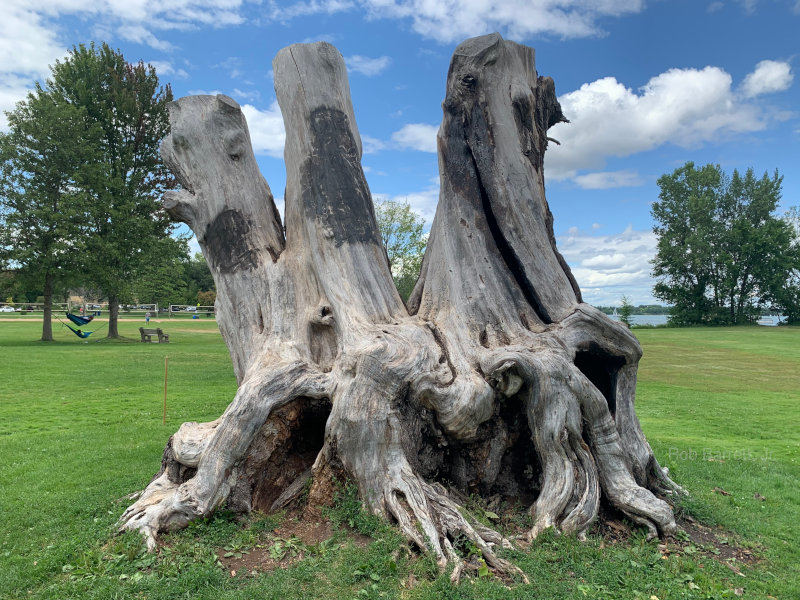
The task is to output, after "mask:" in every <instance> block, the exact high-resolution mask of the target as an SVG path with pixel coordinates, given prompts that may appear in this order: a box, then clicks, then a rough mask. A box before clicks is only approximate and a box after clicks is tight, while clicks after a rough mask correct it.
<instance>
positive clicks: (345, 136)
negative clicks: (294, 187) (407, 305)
mask: <svg viewBox="0 0 800 600" xmlns="http://www.w3.org/2000/svg"><path fill="white" fill-rule="evenodd" d="M310 121H311V131H312V134H311V135H312V146H313V150H312V154H311V156H310V157H309V158H307V159H306V160H305V161H304V162H303V165H302V167H301V171H302V178H301V179H302V181H307V182H309V184H308V187H307V188H306V189H303V190H302V195H303V207H304V210H305V215H306V218H309V219H311V220H315V221H316V222H318V223H319V224H320V225H321V226H322V227H323V229H324V230H325V231H326V232H328V235H331V236H332V238H333V241H334V243H335V244H336V245H337V246H341V245H342V244H344V243H345V242H347V243H351V244H352V243H362V244H369V243H372V244H380V239H379V235H378V226H377V222H376V221H375V211H374V209H373V206H372V198H371V196H370V193H369V188H368V187H367V181H366V179H365V178H364V172H363V171H362V169H361V162H360V156H359V152H358V145H357V144H356V140H355V138H354V137H353V133H352V131H351V128H350V123H349V122H348V118H347V115H346V114H345V113H344V112H342V111H341V110H337V109H332V108H320V109H316V110H314V111H312V112H311V115H310Z"/></svg>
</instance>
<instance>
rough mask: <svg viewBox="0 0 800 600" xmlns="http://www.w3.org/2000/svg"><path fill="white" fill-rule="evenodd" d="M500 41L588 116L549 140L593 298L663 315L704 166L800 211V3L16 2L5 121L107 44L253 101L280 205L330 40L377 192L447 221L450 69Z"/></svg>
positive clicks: (2, 67)
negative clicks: (683, 199) (443, 189)
mask: <svg viewBox="0 0 800 600" xmlns="http://www.w3.org/2000/svg"><path fill="white" fill-rule="evenodd" d="M492 31H499V32H500V33H501V34H502V35H503V36H504V37H506V38H507V39H512V40H515V41H518V42H521V43H525V44H527V45H530V46H533V47H534V48H536V63H537V69H538V71H539V74H541V75H549V76H551V77H553V79H554V80H555V83H556V91H557V94H558V95H559V99H560V100H561V103H562V107H563V109H564V112H565V114H566V115H567V117H568V118H569V119H570V120H571V123H570V124H568V125H567V124H559V125H557V126H556V127H554V128H553V129H551V130H550V136H551V137H554V138H556V139H558V140H559V141H560V142H561V146H555V145H553V144H551V146H550V148H551V149H550V150H549V151H548V155H547V157H546V161H545V178H546V182H547V183H546V185H547V198H548V201H549V203H550V207H551V210H552V212H553V215H554V217H555V231H556V236H557V239H558V245H559V249H560V250H561V252H562V253H563V254H564V256H565V258H566V259H567V261H568V262H569V263H570V265H571V266H572V268H573V271H574V273H575V275H576V278H577V280H578V282H579V284H580V285H581V288H582V290H583V292H584V298H585V299H586V300H587V301H588V302H592V303H595V304H614V303H619V301H620V298H621V296H622V295H623V294H626V295H628V296H629V297H630V298H631V299H632V300H633V302H634V303H636V304H638V303H648V302H653V301H654V299H653V298H652V296H651V287H652V283H653V282H652V279H651V278H650V264H649V261H650V259H651V258H652V256H653V252H654V247H655V238H654V236H653V234H652V232H651V227H652V219H651V217H650V205H651V203H652V202H653V201H654V200H656V199H657V196H658V187H657V185H656V179H657V178H658V177H659V176H660V175H662V174H664V173H668V172H671V171H672V170H674V169H675V168H677V167H678V166H680V165H682V164H683V163H684V162H686V161H688V160H692V161H695V162H696V163H698V164H705V163H709V162H710V163H719V164H720V165H722V167H723V168H724V169H725V170H727V171H729V172H730V171H732V170H733V169H734V168H738V169H740V170H745V169H747V168H748V167H753V168H754V169H755V170H756V172H757V173H758V174H761V173H763V172H764V171H765V170H766V171H769V172H770V173H772V172H773V171H774V170H775V169H778V170H779V171H780V173H781V174H782V175H783V176H784V184H783V209H786V208H788V207H790V206H794V205H798V204H800V171H799V167H800V102H798V100H800V93H798V83H797V81H796V79H797V77H796V76H795V74H796V72H797V70H798V68H797V64H798V61H799V60H800V58H799V57H798V54H799V53H800V35H798V32H800V0H727V1H715V0H304V1H299V2H295V1H292V0H260V1H259V0H3V19H2V23H0V109H2V110H9V109H12V108H13V106H14V103H15V102H16V101H18V100H20V99H22V98H23V97H24V95H25V93H26V90H28V89H30V88H31V87H32V85H33V82H34V81H36V80H42V79H43V78H45V77H46V76H47V74H48V69H47V67H48V65H49V64H52V63H53V62H54V61H55V60H57V59H59V58H62V57H64V56H65V54H66V51H67V50H68V49H69V48H71V47H72V46H73V45H75V44H80V43H89V42H91V41H93V40H94V41H97V42H100V41H106V42H108V43H109V44H110V45H111V46H113V47H115V48H119V49H120V50H122V52H123V54H124V55H125V57H126V58H127V59H128V60H129V61H138V60H139V59H142V60H144V61H146V62H150V63H152V64H153V65H155V66H156V69H157V72H158V74H159V76H160V77H161V79H162V81H164V82H170V83H171V84H172V87H173V91H174V93H175V96H176V97H180V96H184V95H188V94H198V93H218V92H221V93H225V94H227V95H229V96H231V97H233V98H234V99H236V100H237V101H238V102H239V103H240V104H241V105H242V107H243V109H244V111H245V114H246V116H247V118H248V123H249V126H250V131H251V137H252V139H253V143H254V147H255V151H256V154H257V157H258V159H259V164H260V165H261V169H262V171H263V173H264V176H265V177H266V179H267V181H268V182H269V184H270V187H271V188H272V191H273V194H274V195H275V198H276V200H277V201H278V203H279V205H280V204H282V198H283V189H284V185H285V174H284V167H283V161H282V158H281V157H282V148H283V124H282V120H281V117H280V110H279V109H278V107H277V104H276V103H275V93H274V90H273V81H272V66H271V63H272V59H273V58H274V56H275V54H276V53H277V52H278V50H280V49H281V48H283V47H284V46H287V45H290V44H293V43H297V42H310V41H318V40H326V41H329V42H331V43H332V44H334V45H335V46H336V47H337V48H338V49H339V51H340V52H341V53H342V55H343V56H344V57H345V60H346V62H347V65H348V70H349V73H350V87H351V92H352V97H353V104H354V107H355V114H356V119H357V121H358V126H359V130H360V132H361V136H362V139H363V143H364V150H365V153H364V158H363V164H364V167H365V170H366V174H367V179H368V181H369V184H370V188H371V190H372V193H373V195H374V196H376V197H377V196H380V197H389V198H394V199H401V200H402V199H405V200H408V202H409V203H410V204H411V205H412V207H413V208H414V209H415V210H417V211H418V212H419V213H420V215H422V216H423V217H424V218H425V219H426V220H427V221H428V222H430V220H431V219H432V217H433V214H434V211H435V208H436V201H437V196H438V167H437V160H436V154H435V136H436V130H437V128H438V125H439V123H440V121H441V102H442V100H443V98H444V89H445V77H446V74H447V67H448V63H449V60H450V56H451V54H452V51H453V49H454V48H455V47H456V45H458V43H459V42H460V41H462V40H463V39H466V38H467V37H471V36H474V35H480V34H483V33H488V32H492ZM0 127H2V128H5V119H4V118H0Z"/></svg>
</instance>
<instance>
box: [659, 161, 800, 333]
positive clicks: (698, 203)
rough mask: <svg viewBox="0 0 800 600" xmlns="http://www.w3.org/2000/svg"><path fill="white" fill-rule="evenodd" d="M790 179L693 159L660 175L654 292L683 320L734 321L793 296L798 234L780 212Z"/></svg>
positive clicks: (676, 319)
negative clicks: (785, 180)
mask: <svg viewBox="0 0 800 600" xmlns="http://www.w3.org/2000/svg"><path fill="white" fill-rule="evenodd" d="M782 180H783V178H782V177H781V176H780V175H779V174H778V173H777V171H776V172H775V174H774V175H773V176H771V177H770V176H769V175H768V174H766V173H765V174H764V175H763V176H762V177H761V178H757V177H756V176H755V174H754V173H753V170H752V169H749V170H748V171H747V172H746V173H745V174H744V175H741V174H740V173H739V172H738V171H736V170H734V172H733V175H732V176H728V175H727V174H725V173H724V172H723V171H722V169H721V168H720V166H719V165H705V166H703V167H700V168H696V167H695V165H694V163H692V162H688V163H686V164H685V165H684V166H682V167H680V168H678V169H676V170H675V171H674V172H673V173H672V174H669V175H663V176H662V177H661V178H659V180H658V185H659V187H660V188H661V192H660V193H659V201H658V202H654V203H653V207H652V215H653V218H654V219H655V221H656V224H655V226H654V227H653V230H654V232H655V233H656V235H657V236H658V247H657V253H656V257H655V259H654V260H653V267H654V269H653V274H654V276H655V277H657V278H658V279H659V281H658V283H657V284H656V285H655V287H654V290H653V293H654V295H655V296H656V297H657V298H659V299H661V300H664V301H665V302H667V303H669V304H672V305H673V306H674V309H673V311H672V315H671V320H672V321H673V322H674V323H677V324H686V325H688V324H720V325H723V324H735V323H742V322H746V321H748V320H750V319H752V318H754V317H755V315H756V314H757V313H758V311H759V310H760V309H761V307H765V306H769V305H771V304H775V303H776V299H777V298H784V299H785V298H786V291H787V289H788V288H789V287H790V285H791V282H790V277H791V274H792V272H793V270H795V269H797V267H798V264H800V253H798V247H797V235H796V233H795V231H794V230H793V228H792V227H791V226H790V224H789V223H788V222H787V221H786V220H784V219H780V218H778V217H776V216H775V211H776V209H777V207H778V203H779V202H780V199H781V183H782Z"/></svg>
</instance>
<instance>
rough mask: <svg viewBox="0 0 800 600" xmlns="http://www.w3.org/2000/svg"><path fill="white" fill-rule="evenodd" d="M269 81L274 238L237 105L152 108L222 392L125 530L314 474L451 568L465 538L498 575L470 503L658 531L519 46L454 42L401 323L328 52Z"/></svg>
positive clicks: (263, 504)
mask: <svg viewBox="0 0 800 600" xmlns="http://www.w3.org/2000/svg"><path fill="white" fill-rule="evenodd" d="M273 68H274V72H275V87H276V92H277V96H278V102H279V103H280V106H281V110H282V112H283V115H284V121H285V125H286V132H287V138H286V147H285V159H286V165H287V184H286V228H285V237H284V229H283V227H282V226H281V222H280V218H279V215H278V212H277V210H276V209H275V204H274V202H273V198H272V194H271V192H270V190H269V187H268V186H267V184H266V182H265V181H264V179H263V177H262V176H261V174H260V173H259V171H258V168H257V166H256V162H255V158H254V156H253V153H252V149H251V146H250V139H249V134H248V131H247V126H246V123H245V120H244V117H243V115H242V113H241V111H240V110H239V106H238V105H237V104H236V103H235V102H234V101H233V100H231V99H230V98H227V97H225V96H216V97H212V96H193V97H187V98H182V99H181V100H179V101H178V102H177V103H176V104H175V105H174V106H173V107H172V109H171V115H170V117H171V123H172V135H171V136H170V137H169V138H167V140H166V141H165V142H164V144H163V145H162V154H163V156H164V158H165V160H166V161H167V164H168V165H169V167H170V168H171V169H172V171H173V172H174V173H175V174H176V176H177V177H178V179H179V180H180V182H181V184H182V187H183V189H182V190H180V191H178V192H169V193H168V194H167V195H166V196H165V200H164V202H165V205H166V206H167V208H168V210H169V211H170V213H171V214H172V215H173V217H174V218H176V219H178V220H181V221H184V222H186V223H187V224H189V226H190V227H191V228H192V229H193V231H194V232H195V234H196V235H197V238H198V241H199V243H200V246H201V248H202V249H203V254H204V256H205V258H206V260H207V261H208V265H209V267H210V269H211V271H212V273H213V275H214V279H215V281H216V286H217V303H216V307H217V315H218V316H217V318H218V322H219V326H220V329H221V330H222V333H223V336H224V337H225V340H226V342H227V344H228V347H229V349H230V353H231V357H232V359H233V364H234V369H235V372H236V377H237V379H238V381H239V390H238V392H237V394H236V397H235V398H234V399H233V401H232V403H231V404H230V405H229V407H228V408H227V410H226V411H225V413H224V414H223V415H222V416H221V417H220V418H219V419H218V420H216V421H214V422H212V423H204V424H198V423H185V424H183V425H182V426H181V428H180V429H179V431H178V432H177V433H176V434H175V435H173V436H172V438H171V439H170V442H169V443H168V445H167V448H166V450H165V452H164V460H163V463H162V470H161V472H160V473H159V474H158V475H157V476H156V478H155V479H154V480H153V481H152V482H151V484H150V485H149V486H148V487H147V489H146V490H145V492H144V493H143V495H142V497H141V498H140V499H139V500H138V501H137V502H136V503H135V504H134V505H133V506H131V507H130V508H129V509H128V510H127V511H126V513H125V514H124V515H123V517H122V528H124V529H134V530H139V531H141V532H142V533H143V534H145V535H146V536H147V539H148V544H149V545H150V546H151V547H155V544H156V538H157V535H158V533H159V532H161V531H168V530H171V529H176V528H180V527H183V526H185V525H186V524H187V523H188V522H189V521H191V520H192V519H195V518H198V517H202V516H205V515H209V514H210V513H212V512H213V511H214V510H215V509H216V508H217V507H219V506H220V505H221V504H222V503H223V502H227V503H228V506H229V507H231V508H234V509H236V510H251V509H264V510H270V509H274V508H279V507H281V506H285V505H286V504H288V503H289V502H291V501H292V500H293V499H294V497H296V496H297V495H298V494H299V493H300V491H301V490H302V489H303V487H304V483H305V482H306V481H307V480H308V478H309V477H312V478H313V482H312V485H311V491H310V494H309V498H310V500H309V501H310V502H311V503H312V504H313V503H324V502H326V501H330V497H331V490H332V489H333V484H332V479H333V478H334V477H338V478H349V479H350V480H352V481H354V482H355V483H356V484H357V485H358V489H359V492H360V495H361V498H362V499H363V501H364V503H365V505H366V506H367V508H368V509H369V510H371V511H372V512H374V513H377V514H381V515H384V516H386V517H389V518H391V519H392V520H393V521H395V522H396V523H397V525H398V527H399V528H400V529H401V530H402V532H403V533H404V534H405V535H406V536H407V537H408V538H409V539H410V540H413V541H414V542H415V543H416V544H417V545H418V546H419V547H420V548H422V549H429V550H430V551H431V552H433V553H434V554H435V555H436V557H437V559H438V560H439V562H440V564H441V565H442V567H444V566H445V565H446V564H447V563H448V562H451V563H454V564H455V565H456V568H455V570H454V575H453V576H454V577H458V574H459V572H460V569H461V561H460V559H459V557H458V554H457V552H456V551H455V550H454V547H453V545H454V543H455V540H456V538H458V537H460V536H461V537H466V538H468V539H469V540H471V541H472V543H474V544H475V545H476V546H477V547H478V548H479V549H480V550H481V552H482V553H483V555H484V557H485V559H486V561H487V562H488V563H489V564H490V565H491V566H492V567H494V568H495V569H497V570H499V571H512V570H514V569H515V568H514V567H513V566H512V565H510V564H509V563H507V562H506V561H504V560H502V559H500V558H498V557H497V556H496V554H495V553H494V551H493V549H492V545H493V544H502V545H508V541H507V540H505V539H503V537H502V536H501V535H499V534H498V533H497V532H495V531H493V530H491V529H488V528H486V527H484V526H482V525H480V524H479V523H477V522H474V521H472V520H470V519H469V518H468V517H466V516H464V515H465V514H466V513H465V512H464V511H463V510H461V507H460V506H459V504H458V500H457V498H459V497H462V496H463V495H466V494H471V493H476V494H481V495H483V496H484V497H488V496H495V495H500V496H501V497H503V498H505V499H508V500H509V501H511V502H514V501H522V502H524V503H526V504H527V505H528V506H530V507H531V511H532V515H533V518H534V524H533V527H532V529H531V530H530V532H529V536H530V537H535V536H536V535H537V534H538V533H540V532H541V531H543V530H544V529H545V528H548V527H555V528H557V529H559V530H561V531H564V532H575V533H577V534H578V535H582V534H583V533H584V532H585V531H586V530H587V529H588V527H589V526H590V524H591V523H592V521H593V520H594V519H595V518H596V516H597V513H598V507H599V503H600V500H601V496H605V498H606V499H607V500H608V501H609V502H610V503H611V504H612V505H614V506H615V507H617V508H618V509H619V510H620V511H622V512H623V513H625V514H626V515H627V516H628V517H630V518H631V519H632V520H633V521H635V522H637V523H640V524H642V525H643V526H645V527H647V528H648V529H649V531H650V532H651V534H653V535H655V534H657V533H660V534H664V535H669V534H671V533H672V532H674V531H675V521H674V518H673V514H672V510H671V509H670V507H669V505H668V504H667V503H666V502H664V501H663V500H661V499H659V498H657V497H656V496H655V495H654V493H653V492H662V493H663V492H668V491H675V490H678V489H679V488H677V486H675V484H673V483H672V482H671V481H670V480H669V478H668V477H667V476H666V474H665V473H664V471H663V470H662V469H661V467H660V466H659V465H658V463H657V461H656V460H655V458H654V456H653V453H652V451H651V449H650V446H649V445H648V444H647V442H646V440H645V438H644V436H643V434H642V432H641V429H640V427H639V423H638V420H637V418H636V414H635V411H634V406H633V402H634V393H635V387H636V370H637V364H638V361H639V358H640V356H641V349H640V347H639V344H638V342H637V341H636V339H635V338H634V337H633V336H632V335H631V334H630V332H629V331H628V330H627V329H626V328H625V327H624V326H622V325H620V324H618V323H614V322H613V321H611V320H610V319H608V318H607V317H606V316H605V315H603V314H602V313H600V312H599V311H597V310H595V309H593V308H592V307H590V306H588V305H586V304H583V303H582V302H581V300H580V292H579V289H578V286H577V284H576V282H575V280H574V278H573V277H572V274H571V272H570V270H569V268H568V267H567V265H566V263H565V262H564V260H563V258H562V257H561V255H560V254H559V253H558V251H557V250H556V247H555V240H554V236H553V227H552V216H551V214H550V211H549V209H548V206H547V202H546V201H545V196H544V180H543V174H542V162H543V157H544V151H545V148H546V146H547V137H546V132H547V129H548V128H549V127H550V126H551V125H553V124H555V123H557V122H558V121H560V120H563V116H562V115H561V109H560V106H559V105H558V102H557V100H556V96H555V90H554V86H553V82H552V80H550V79H548V78H541V77H538V76H537V73H536V70H535V68H534V56H533V50H532V49H530V48H527V47H525V46H520V45H518V44H515V43H512V42H507V41H504V40H503V39H502V38H501V37H500V36H499V35H497V34H493V35H488V36H483V37H479V38H474V39H471V40H468V41H466V42H464V43H463V44H461V45H460V46H459V47H458V48H457V49H456V52H455V55H454V57H453V61H452V64H451V67H450V72H449V75H448V82H447V97H446V99H445V102H444V113H445V114H444V121H443V123H442V127H441V129H440V132H439V153H440V161H439V162H440V171H441V180H442V184H441V196H440V201H439V206H438V209H437V213H436V218H435V221H434V224H433V228H432V230H431V235H430V240H429V243H428V249H427V252H426V255H425V259H424V262H423V267H422V275H421V277H420V280H419V282H418V283H417V286H416V289H415V291H414V293H413V294H412V297H411V298H410V301H409V309H407V308H406V307H405V306H404V305H403V303H402V301H401V300H400V298H399V296H398V294H397V291H396V290H395V287H394V285H393V283H392V277H391V273H390V272H389V268H388V264H387V261H386V258H385V254H384V252H383V250H382V248H381V244H380V239H379V234H378V230H377V226H376V222H375V215H374V211H373V206H372V201H371V197H370V193H369V190H368V188H367V184H366V180H365V178H364V174H363V171H362V168H361V164H360V158H361V141H360V137H359V134H358V130H357V129H356V125H355V119H354V116H353V109H352V105H351V101H350V92H349V87H348V83H347V78H346V70H345V65H344V61H343V60H342V57H341V55H340V54H339V53H338V52H337V51H336V50H335V49H334V48H333V47H332V46H331V45H329V44H326V43H317V44H310V45H301V44H298V45H294V46H291V47H289V48H285V49H283V50H281V52H279V53H278V56H277V57H276V59H275V61H274V62H273ZM446 485H447V486H450V488H449V489H447V488H445V486H446Z"/></svg>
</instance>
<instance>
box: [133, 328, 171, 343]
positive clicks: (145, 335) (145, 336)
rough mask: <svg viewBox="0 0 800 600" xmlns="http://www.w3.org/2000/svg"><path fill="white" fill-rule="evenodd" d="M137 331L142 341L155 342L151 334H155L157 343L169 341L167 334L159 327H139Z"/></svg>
mask: <svg viewBox="0 0 800 600" xmlns="http://www.w3.org/2000/svg"><path fill="white" fill-rule="evenodd" d="M139 333H140V334H141V336H142V341H143V342H155V340H154V339H153V336H154V335H157V336H158V343H159V344H168V343H169V335H168V334H166V333H164V332H163V331H162V330H161V328H160V327H159V328H158V329H147V328H146V327H139Z"/></svg>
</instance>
